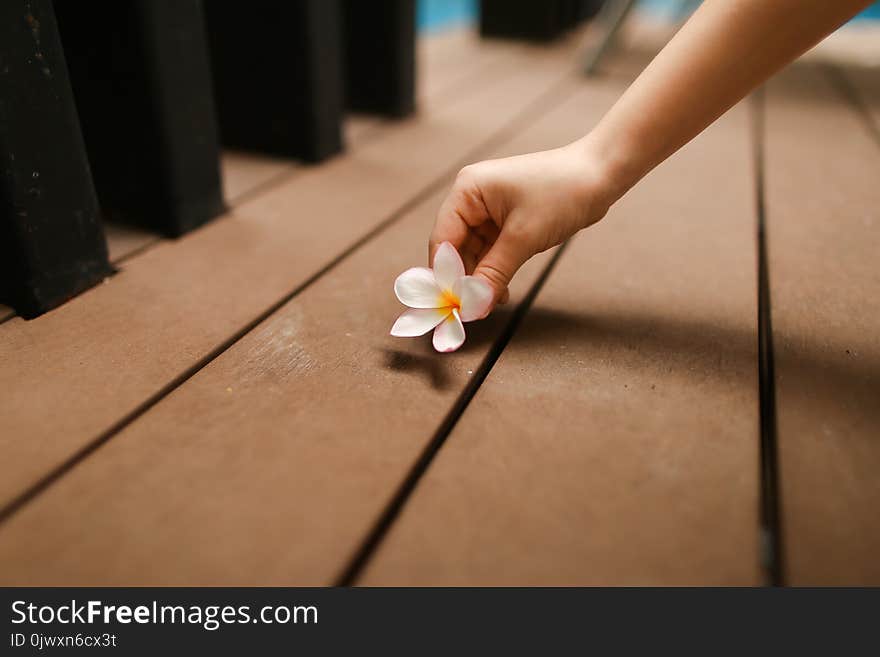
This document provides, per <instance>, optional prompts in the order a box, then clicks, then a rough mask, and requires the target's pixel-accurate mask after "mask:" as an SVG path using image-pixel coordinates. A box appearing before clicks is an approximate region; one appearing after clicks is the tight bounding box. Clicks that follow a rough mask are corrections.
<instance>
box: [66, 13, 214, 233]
mask: <svg viewBox="0 0 880 657" xmlns="http://www.w3.org/2000/svg"><path fill="white" fill-rule="evenodd" d="M55 10H56V13H57V16H58V23H59V29H60V32H61V39H62V41H63V43H64V51H65V56H66V58H67V62H68V66H69V68H70V74H71V80H72V84H73V90H74V95H75V97H76V102H77V108H78V110H79V115H80V120H81V122H82V129H83V134H84V136H85V140H86V147H87V149H88V153H89V161H90V163H91V166H92V172H93V175H94V177H95V186H96V188H97V191H98V197H99V199H100V201H101V206H102V210H103V211H104V214H105V215H106V216H108V217H111V218H113V219H117V220H121V221H124V222H131V223H137V224H140V225H144V226H149V227H151V228H154V229H156V230H158V231H161V232H163V233H165V234H168V235H172V236H174V235H180V234H182V233H185V232H186V231H188V230H191V229H193V228H195V227H197V226H200V225H201V224H203V223H205V222H206V221H208V220H210V219H211V218H213V217H214V216H216V215H218V214H220V213H221V212H222V211H223V210H224V205H223V198H222V191H221V185H220V169H219V146H218V140H217V126H216V120H215V113H214V104H213V95H212V91H211V75H210V67H209V64H208V56H207V42H206V39H205V30H204V18H203V15H202V11H201V3H200V2H199V0H55Z"/></svg>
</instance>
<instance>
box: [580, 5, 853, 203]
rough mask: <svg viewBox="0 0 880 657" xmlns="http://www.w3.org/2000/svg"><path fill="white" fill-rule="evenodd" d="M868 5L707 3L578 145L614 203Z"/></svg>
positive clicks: (607, 197) (608, 198) (609, 201)
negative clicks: (597, 168)
mask: <svg viewBox="0 0 880 657" xmlns="http://www.w3.org/2000/svg"><path fill="white" fill-rule="evenodd" d="M868 4H870V1H869V0H706V2H704V3H703V5H702V6H701V7H700V8H699V9H698V10H697V11H696V12H695V13H694V15H693V16H692V17H691V19H690V20H689V21H688V22H687V23H686V24H685V25H684V27H682V29H681V30H680V31H679V32H678V34H676V36H675V37H674V38H673V39H672V40H671V41H670V42H669V44H668V45H667V46H666V47H665V48H664V49H663V50H662V51H661V52H660V54H659V55H658V56H657V57H656V58H655V59H654V61H653V62H651V64H650V65H649V66H648V67H647V68H646V69H645V70H644V71H643V72H642V74H641V75H640V76H639V78H638V79H637V80H636V81H635V82H634V83H633V84H632V85H631V86H630V88H629V89H628V90H627V91H626V93H624V94H623V96H621V98H620V99H619V100H618V101H617V103H616V104H615V105H614V107H613V108H612V109H611V110H610V111H609V112H608V114H606V115H605V117H604V118H603V119H602V121H600V123H599V124H598V125H597V126H596V128H595V129H594V130H593V131H591V132H590V134H588V135H587V136H586V137H584V138H583V139H582V140H581V141H580V142H579V143H578V146H579V147H581V148H583V149H584V150H585V152H587V154H588V156H589V157H590V160H591V162H593V163H594V164H595V163H596V162H599V163H601V164H600V168H601V169H602V176H601V177H602V180H603V184H604V187H605V189H604V194H605V196H606V200H607V202H608V204H609V205H610V204H611V203H613V202H614V201H615V200H617V198H619V197H620V196H622V195H623V194H624V193H625V192H626V191H627V190H628V189H629V188H630V187H632V186H633V185H634V184H635V183H636V182H638V181H639V180H640V179H641V178H642V177H643V176H644V175H645V174H646V173H648V172H649V171H650V170H651V169H653V168H654V167H655V166H657V165H658V164H659V163H660V162H662V161H663V160H664V159H666V158H667V157H669V155H671V154H672V153H674V152H675V151H676V150H678V149H679V148H681V147H682V146H683V145H684V144H686V143H687V142H688V141H690V140H691V139H693V138H694V137H695V136H696V135H697V134H699V133H700V132H701V131H702V130H703V129H705V128H706V126H708V125H709V124H710V123H712V122H713V121H714V120H715V119H717V118H718V117H719V116H720V115H721V114H723V113H724V112H725V111H727V110H728V109H729V108H730V107H731V106H733V105H734V104H736V103H737V102H738V101H739V100H741V99H742V98H743V97H745V96H746V95H747V94H748V93H749V92H750V91H752V90H753V89H754V88H756V87H757V86H758V85H760V84H761V83H762V82H764V80H766V79H767V78H768V77H770V76H771V75H772V74H773V73H775V72H776V71H778V70H779V69H780V68H782V67H783V66H785V65H786V64H788V63H789V62H791V61H792V60H794V59H795V58H796V57H798V56H799V55H800V54H802V53H803V52H805V51H806V50H808V49H809V48H810V47H812V46H813V45H815V44H816V43H818V42H819V41H820V40H821V39H822V38H823V37H825V36H826V35H827V34H830V33H831V32H832V31H834V30H835V29H836V28H837V27H838V26H840V25H841V24H842V23H844V22H845V21H846V20H847V19H849V18H851V17H852V16H854V15H855V14H856V13H858V11H859V10H860V9H862V8H863V7H865V6H867V5H868Z"/></svg>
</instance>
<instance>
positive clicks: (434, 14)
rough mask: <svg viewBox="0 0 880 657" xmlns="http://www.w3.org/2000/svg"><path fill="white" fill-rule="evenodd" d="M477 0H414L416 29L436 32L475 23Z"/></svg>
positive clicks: (477, 8) (477, 10) (477, 9)
mask: <svg viewBox="0 0 880 657" xmlns="http://www.w3.org/2000/svg"><path fill="white" fill-rule="evenodd" d="M478 12H479V0H418V1H417V2H416V29H417V30H418V31H419V32H438V31H440V30H445V29H448V28H451V27H459V26H461V25H468V24H472V23H475V22H476V20H477V15H478Z"/></svg>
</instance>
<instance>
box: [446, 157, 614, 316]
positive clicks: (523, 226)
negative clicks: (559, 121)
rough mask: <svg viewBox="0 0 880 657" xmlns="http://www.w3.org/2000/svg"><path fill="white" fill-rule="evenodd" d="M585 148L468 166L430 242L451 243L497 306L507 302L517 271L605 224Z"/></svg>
mask: <svg viewBox="0 0 880 657" xmlns="http://www.w3.org/2000/svg"><path fill="white" fill-rule="evenodd" d="M586 153H587V151H586V149H585V148H584V146H583V145H582V143H581V142H575V143H574V144H571V145H569V146H565V147H563V148H557V149H554V150H550V151H542V152H539V153H531V154H528V155H519V156H517V157H508V158H504V159H500V160H486V161H484V162H478V163H477V164H471V165H469V166H466V167H465V168H464V169H462V170H461V172H459V174H458V177H457V178H456V179H455V184H454V185H453V187H452V190H451V191H450V192H449V195H448V196H447V197H446V200H445V201H444V202H443V204H442V206H441V207H440V211H439V213H438V215H437V220H436V222H435V224H434V230H433V231H432V233H431V239H430V242H429V253H428V255H429V261H428V264H429V265H430V264H431V262H432V261H433V259H434V252H435V251H436V250H437V247H438V246H439V245H440V244H442V243H443V242H445V241H449V242H451V243H452V244H453V245H454V246H455V247H456V248H457V249H458V251H459V253H461V257H462V260H464V264H465V268H466V269H467V272H468V273H473V274H474V275H475V276H480V277H482V278H484V279H485V280H486V281H487V282H488V283H489V285H491V286H492V289H493V291H494V292H495V301H494V303H493V306H494V304H495V303H505V302H506V301H507V297H508V292H507V286H508V284H509V283H510V279H511V278H513V275H514V274H515V273H516V272H517V270H518V269H519V268H520V267H521V266H522V265H523V263H525V261H526V260H528V259H529V258H531V257H532V256H533V255H535V254H536V253H540V252H542V251H545V250H547V249H549V248H551V247H553V246H556V245H557V244H561V243H562V242H564V241H565V240H566V239H568V238H569V237H571V236H572V235H574V234H575V233H576V232H577V231H579V230H580V229H581V228H585V227H587V226H589V225H590V224H593V223H595V222H597V221H599V219H601V218H602V217H603V216H604V215H605V213H606V212H607V211H608V202H606V201H605V200H603V198H602V197H603V196H604V195H603V194H600V193H599V190H600V189H601V188H602V187H601V185H600V184H599V182H600V178H601V177H600V176H599V175H598V173H599V168H598V167H597V166H594V165H593V163H592V160H591V158H589V157H588V156H587V155H586Z"/></svg>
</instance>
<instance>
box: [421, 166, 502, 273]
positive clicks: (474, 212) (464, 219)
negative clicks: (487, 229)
mask: <svg viewBox="0 0 880 657" xmlns="http://www.w3.org/2000/svg"><path fill="white" fill-rule="evenodd" d="M491 223H493V222H492V221H491V217H490V216H489V213H488V211H487V210H486V205H485V203H484V202H483V198H482V195H481V193H480V189H479V186H478V185H477V184H476V181H475V176H474V174H473V173H472V169H471V168H470V167H465V168H464V169H462V170H461V172H459V174H458V177H457V178H456V179H455V183H454V184H453V186H452V189H451V190H450V192H449V194H447V196H446V199H445V200H444V201H443V203H442V204H441V206H440V210H439V211H438V212H437V219H436V220H435V222H434V229H433V230H432V231H431V237H430V239H429V240H428V266H429V267H430V266H431V263H432V262H433V261H434V253H435V252H436V251H437V248H438V247H439V246H440V245H441V244H442V243H443V242H450V243H451V244H452V245H453V246H454V247H455V248H456V249H458V251H459V253H461V254H462V258H463V259H465V266H467V259H466V258H465V254H466V253H468V254H470V255H472V256H473V257H472V264H471V267H470V268H468V271H471V270H472V269H473V265H474V264H475V263H476V261H477V260H478V259H479V258H478V256H479V255H480V251H481V250H483V249H484V247H485V243H486V239H485V237H484V235H483V234H482V233H479V232H476V231H474V230H473V229H474V228H476V227H478V226H481V225H484V224H491ZM470 240H474V241H473V242H471V241H470ZM480 242H482V243H480Z"/></svg>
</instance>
